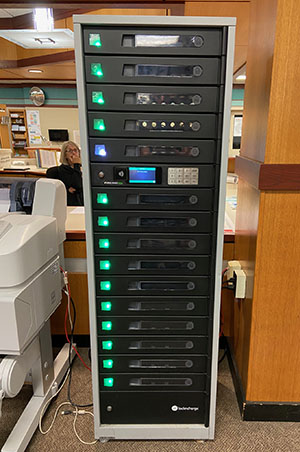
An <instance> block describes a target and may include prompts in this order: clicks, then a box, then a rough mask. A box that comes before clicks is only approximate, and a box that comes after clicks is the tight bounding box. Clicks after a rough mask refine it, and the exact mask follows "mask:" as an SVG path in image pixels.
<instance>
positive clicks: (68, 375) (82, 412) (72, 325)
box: [39, 268, 98, 445]
mask: <svg viewBox="0 0 300 452" xmlns="http://www.w3.org/2000/svg"><path fill="white" fill-rule="evenodd" d="M61 271H62V273H63V275H64V282H65V286H66V292H67V293H66V295H67V308H66V314H65V333H66V338H67V340H68V342H69V357H68V359H69V368H68V371H67V373H66V376H65V378H64V380H63V383H62V384H61V386H60V388H59V389H58V390H57V391H56V393H55V394H53V395H52V397H50V399H49V400H48V401H47V403H46V404H45V405H44V407H43V409H42V411H41V414H40V418H39V430H40V432H41V433H42V434H43V435H47V433H49V432H50V430H51V429H52V428H53V425H54V423H55V420H56V418H57V415H58V412H59V410H60V409H61V408H62V407H63V406H66V405H69V406H72V407H74V408H75V410H73V411H71V410H65V411H62V413H61V414H75V417H74V421H73V431H74V434H75V435H76V437H77V439H78V440H79V441H80V442H81V443H82V444H85V445H93V444H96V443H97V442H98V440H97V439H96V440H94V441H91V442H87V441H84V440H83V439H82V438H80V436H79V434H78V432H77V429H76V422H77V419H78V415H85V414H88V415H90V416H91V417H92V418H94V413H92V412H90V411H86V410H79V409H78V408H79V407H90V406H93V404H92V403H91V404H86V405H78V404H75V403H74V402H73V401H72V399H71V396H70V390H71V379H72V364H73V362H72V349H73V350H74V351H75V352H76V354H77V356H78V357H79V358H80V360H81V361H82V363H83V364H84V365H85V367H86V368H87V369H89V370H91V369H90V368H89V367H88V366H87V365H86V364H85V362H84V360H83V359H82V357H81V356H80V354H79V353H78V351H77V349H76V347H74V345H73V337H74V329H75V323H76V308H75V304H74V301H73V299H72V297H71V293H70V286H69V283H68V280H67V274H66V272H65V271H64V270H63V269H62V268H61ZM71 304H72V308H73V321H72V318H71V312H70V311H71V309H70V308H71V306H70V305H71ZM67 318H68V319H69V323H70V328H71V334H70V339H69V337H68V332H67ZM68 378H69V381H68V399H69V401H68V402H62V403H61V404H60V405H59V406H58V407H57V408H56V410H55V412H54V416H53V418H52V421H51V423H50V426H49V427H48V429H47V430H43V428H42V420H43V417H44V414H45V411H46V409H47V407H48V406H49V404H50V402H51V401H52V400H53V399H54V398H55V397H56V396H57V395H58V394H59V393H60V391H61V390H62V388H63V387H64V385H65V383H66V381H67V379H68Z"/></svg>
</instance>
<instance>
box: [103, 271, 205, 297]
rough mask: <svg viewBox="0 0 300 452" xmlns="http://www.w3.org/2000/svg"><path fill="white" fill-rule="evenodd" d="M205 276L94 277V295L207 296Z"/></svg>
mask: <svg viewBox="0 0 300 452" xmlns="http://www.w3.org/2000/svg"><path fill="white" fill-rule="evenodd" d="M209 282H210V279H209V277H207V276H197V277H196V276H177V277H174V276H167V275H166V276H165V277H161V276H155V275H153V276H143V275H140V276H138V275H137V276H136V277H134V276H105V277H104V276H101V277H98V276H97V277H96V295H101V296H104V295H124V296H126V295H127V296H132V297H134V296H136V297H141V296H143V295H145V296H147V295H156V296H168V295H175V296H176V295H177V296H179V295H186V296H195V295H209V292H210V287H209Z"/></svg>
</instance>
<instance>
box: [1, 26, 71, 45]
mask: <svg viewBox="0 0 300 452" xmlns="http://www.w3.org/2000/svg"><path fill="white" fill-rule="evenodd" d="M0 37H1V38H4V39H7V40H8V41H11V42H13V43H14V44H17V45H18V46H21V47H23V48H24V49H41V48H43V49H72V48H74V33H73V31H72V30H68V29H66V28H62V29H59V28H56V29H54V30H53V31H51V32H49V31H44V32H38V31H36V30H0ZM41 42H43V43H41Z"/></svg>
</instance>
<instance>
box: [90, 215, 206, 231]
mask: <svg viewBox="0 0 300 452" xmlns="http://www.w3.org/2000/svg"><path fill="white" fill-rule="evenodd" d="M212 224H213V214H212V213H210V212H155V211H154V212H153V211H152V212H147V211H146V212H143V211H137V212H132V211H126V210H125V211H124V210H120V211H118V212H115V211H109V212H105V213H103V212H100V211H97V210H96V211H94V212H93V228H94V231H95V232H96V231H99V232H100V231H101V232H102V231H103V232H104V231H110V232H124V233H126V232H139V231H141V232H159V233H164V232H171V233H173V232H175V233H180V232H192V233H204V232H208V233H210V232H212Z"/></svg>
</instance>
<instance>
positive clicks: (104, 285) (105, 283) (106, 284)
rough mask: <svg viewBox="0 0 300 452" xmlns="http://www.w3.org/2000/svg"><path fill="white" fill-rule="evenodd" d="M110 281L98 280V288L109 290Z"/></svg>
mask: <svg viewBox="0 0 300 452" xmlns="http://www.w3.org/2000/svg"><path fill="white" fill-rule="evenodd" d="M110 289H111V282H110V281H100V290H110Z"/></svg>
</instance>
